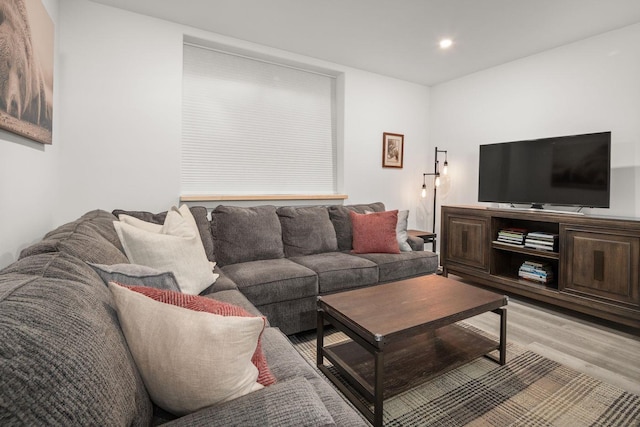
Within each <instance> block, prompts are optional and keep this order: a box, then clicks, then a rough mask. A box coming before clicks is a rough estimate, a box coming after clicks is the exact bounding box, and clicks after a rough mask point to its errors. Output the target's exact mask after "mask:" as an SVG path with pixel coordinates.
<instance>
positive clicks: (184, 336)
mask: <svg viewBox="0 0 640 427" xmlns="http://www.w3.org/2000/svg"><path fill="white" fill-rule="evenodd" d="M109 289H110V290H111V292H112V294H113V296H114V300H115V301H116V306H117V311H118V319H119V320H120V325H121V327H122V331H123V332H124V335H125V336H126V337H127V343H128V344H129V348H130V349H131V353H132V354H133V357H134V359H135V361H136V365H137V366H138V369H139V370H140V373H141V375H142V378H143V380H144V383H145V386H146V387H147V390H148V391H149V394H150V395H151V398H152V399H153V401H154V402H155V403H156V404H157V405H158V406H160V407H161V408H163V409H166V410H167V411H169V412H171V413H174V414H177V415H183V414H187V413H190V412H194V411H197V410H199V409H202V408H204V407H206V406H210V405H213V404H215V403H218V402H225V401H229V400H232V399H235V398H237V397H240V396H243V395H245V394H247V393H251V392H252V391H256V390H259V389H260V388H262V386H261V385H260V384H258V383H257V382H256V379H257V378H258V369H257V368H256V367H255V366H254V365H253V364H252V363H251V356H252V355H253V353H254V351H255V349H256V345H257V343H258V338H259V336H260V335H261V334H262V331H263V329H264V319H262V318H259V317H235V316H231V317H224V316H219V315H216V314H210V313H204V312H198V311H193V310H189V309H185V308H182V307H177V306H174V305H170V304H164V303H162V302H158V301H154V300H152V299H151V298H148V297H146V296H144V295H142V294H139V293H137V292H134V291H131V290H129V289H127V288H125V287H123V286H120V285H116V284H115V283H114V282H111V283H109ZM230 336H233V339H229V337H230Z"/></svg>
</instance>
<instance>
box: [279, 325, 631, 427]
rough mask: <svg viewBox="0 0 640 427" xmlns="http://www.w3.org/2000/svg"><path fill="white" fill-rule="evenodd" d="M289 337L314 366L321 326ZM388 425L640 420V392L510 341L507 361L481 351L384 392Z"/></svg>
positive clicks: (339, 337)
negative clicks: (414, 383)
mask: <svg viewBox="0 0 640 427" xmlns="http://www.w3.org/2000/svg"><path fill="white" fill-rule="evenodd" d="M460 325H461V326H464V327H467V328H470V329H472V330H474V331H476V332H478V333H481V334H483V335H487V334H486V333H484V332H482V331H479V330H477V329H475V328H473V327H471V326H468V325H465V324H463V323H461V324H460ZM289 338H290V339H291V341H292V342H293V344H294V346H295V347H296V349H297V350H298V352H300V354H302V356H303V357H304V358H305V359H306V360H307V361H308V362H309V363H310V364H311V365H312V366H314V367H315V357H316V334H315V332H309V333H305V334H298V335H294V336H290V337H289ZM492 338H494V337H492ZM345 339H347V337H346V336H345V335H343V334H341V333H340V332H337V331H332V332H331V333H329V334H328V335H327V337H326V338H325V345H326V344H333V343H337V342H340V341H343V340H345ZM325 363H327V362H326V361H325ZM321 375H322V374H321ZM338 393H339V392H338ZM384 425H385V426H397V427H399V426H403V427H409V426H442V427H445V426H446V427H452V426H527V427H528V426H561V427H565V426H640V396H637V395H634V394H631V393H628V392H626V391H624V390H621V389H619V388H617V387H614V386H611V385H608V384H604V383H603V382H601V381H598V380H595V379H593V378H591V377H589V376H587V375H584V374H582V373H580V372H578V371H576V370H574V369H571V368H568V367H566V366H563V365H561V364H559V363H557V362H554V361H552V360H549V359H546V358H544V357H542V356H540V355H539V354H536V353H533V352H531V351H528V350H526V349H524V348H522V347H519V346H518V345H515V344H513V343H509V344H508V345H507V364H506V365H504V366H499V365H498V364H496V363H495V362H492V361H491V360H489V359H487V358H484V357H482V358H479V359H476V360H475V361H472V362H470V363H468V364H467V365H464V366H462V367H460V368H457V369H454V370H452V371H449V372H447V373H445V374H443V375H441V376H439V377H436V378H434V379H432V380H430V381H428V382H426V383H424V384H422V385H421V386H418V387H417V388H415V389H413V390H409V391H407V392H404V393H402V394H399V395H397V396H394V397H391V398H390V399H387V400H385V402H384Z"/></svg>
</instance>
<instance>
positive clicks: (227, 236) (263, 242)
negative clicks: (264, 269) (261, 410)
mask: <svg viewBox="0 0 640 427" xmlns="http://www.w3.org/2000/svg"><path fill="white" fill-rule="evenodd" d="M211 229H212V232H213V236H214V246H215V248H216V260H217V262H218V265H220V266H225V265H229V264H236V263H239V262H247V261H258V260H263V259H277V258H283V257H284V248H283V245H282V228H281V226H280V220H279V219H278V215H277V214H276V208H275V207H274V206H268V205H266V206H255V207H251V208H243V207H238V206H222V205H220V206H218V207H216V208H215V209H214V210H213V211H212V212H211Z"/></svg>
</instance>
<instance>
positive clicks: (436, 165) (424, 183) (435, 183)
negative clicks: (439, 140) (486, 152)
mask: <svg viewBox="0 0 640 427" xmlns="http://www.w3.org/2000/svg"><path fill="white" fill-rule="evenodd" d="M438 153H444V163H443V164H442V174H443V175H447V173H448V172H449V162H448V161H447V150H438V147H436V149H435V156H434V158H435V162H434V167H433V173H423V174H422V193H421V196H422V198H423V199H424V198H425V197H427V181H426V180H427V176H434V177H435V179H434V180H433V226H432V228H431V230H432V231H433V232H434V233H435V232H436V199H437V198H436V194H437V190H438V187H439V186H440V161H439V160H438Z"/></svg>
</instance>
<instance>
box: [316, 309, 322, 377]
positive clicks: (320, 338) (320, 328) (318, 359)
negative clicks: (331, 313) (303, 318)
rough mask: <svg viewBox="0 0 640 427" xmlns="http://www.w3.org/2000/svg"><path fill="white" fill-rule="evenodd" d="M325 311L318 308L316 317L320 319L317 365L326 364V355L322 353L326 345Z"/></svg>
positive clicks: (317, 338) (317, 339)
mask: <svg viewBox="0 0 640 427" xmlns="http://www.w3.org/2000/svg"><path fill="white" fill-rule="evenodd" d="M322 313H323V311H322V310H321V309H318V311H317V316H316V318H317V319H318V326H317V328H318V331H317V337H316V365H317V366H320V365H323V364H324V357H323V355H322V348H323V347H324V316H323V315H322Z"/></svg>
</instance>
